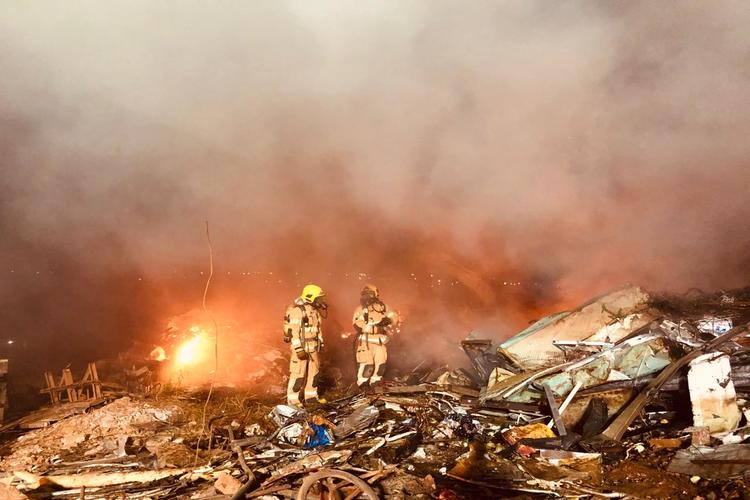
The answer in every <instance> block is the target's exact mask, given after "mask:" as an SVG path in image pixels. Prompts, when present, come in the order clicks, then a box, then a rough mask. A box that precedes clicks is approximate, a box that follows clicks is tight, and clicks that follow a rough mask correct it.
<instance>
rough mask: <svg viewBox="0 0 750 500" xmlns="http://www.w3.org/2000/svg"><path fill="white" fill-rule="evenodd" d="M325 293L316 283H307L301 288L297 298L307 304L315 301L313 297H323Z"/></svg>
mask: <svg viewBox="0 0 750 500" xmlns="http://www.w3.org/2000/svg"><path fill="white" fill-rule="evenodd" d="M325 295H326V293H325V292H324V291H323V289H322V288H320V287H319V286H318V285H313V284H309V285H305V288H303V289H302V294H301V295H300V296H299V298H301V299H302V300H304V301H305V302H307V303H308V304H312V303H313V302H315V299H317V298H320V297H325Z"/></svg>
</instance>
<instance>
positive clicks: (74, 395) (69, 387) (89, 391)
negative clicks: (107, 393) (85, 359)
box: [39, 363, 102, 405]
mask: <svg viewBox="0 0 750 500" xmlns="http://www.w3.org/2000/svg"><path fill="white" fill-rule="evenodd" d="M44 381H45V383H46V384H47V388H46V389H42V390H41V391H39V392H41V393H42V394H45V393H46V394H48V395H49V397H50V400H51V402H52V404H53V405H57V404H60V403H64V402H69V403H74V402H76V401H86V400H90V399H101V397H102V383H101V382H100V381H99V373H98V372H97V371H96V364H95V363H89V364H88V365H87V366H86V371H85V372H84V374H83V377H81V380H79V381H78V382H76V381H74V380H73V373H72V372H71V371H70V368H63V370H62V375H61V376H60V379H59V380H57V379H56V378H55V376H54V375H53V374H52V372H44Z"/></svg>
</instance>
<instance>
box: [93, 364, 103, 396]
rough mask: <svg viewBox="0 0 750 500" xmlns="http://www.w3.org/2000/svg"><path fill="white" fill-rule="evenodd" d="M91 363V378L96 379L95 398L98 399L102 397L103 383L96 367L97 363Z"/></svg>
mask: <svg viewBox="0 0 750 500" xmlns="http://www.w3.org/2000/svg"><path fill="white" fill-rule="evenodd" d="M90 365H91V378H92V380H93V381H94V386H93V387H94V398H96V399H98V398H100V397H102V384H101V382H99V372H98V371H97V369H96V363H90Z"/></svg>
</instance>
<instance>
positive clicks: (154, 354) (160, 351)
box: [149, 346, 167, 361]
mask: <svg viewBox="0 0 750 500" xmlns="http://www.w3.org/2000/svg"><path fill="white" fill-rule="evenodd" d="M149 356H150V358H151V359H153V360H154V361H164V360H165V359H167V351H165V350H164V348H163V347H161V346H159V347H155V348H154V350H153V351H151V354H150V355H149Z"/></svg>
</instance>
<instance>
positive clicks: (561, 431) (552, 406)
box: [544, 384, 568, 437]
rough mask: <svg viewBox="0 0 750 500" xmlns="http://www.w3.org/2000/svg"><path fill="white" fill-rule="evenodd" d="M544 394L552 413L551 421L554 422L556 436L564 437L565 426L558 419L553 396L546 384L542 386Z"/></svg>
mask: <svg viewBox="0 0 750 500" xmlns="http://www.w3.org/2000/svg"><path fill="white" fill-rule="evenodd" d="M544 394H545V396H547V404H549V411H550V413H552V420H554V421H555V427H557V435H558V436H560V437H562V436H565V435H566V434H567V433H568V431H566V430H565V424H564V423H563V421H562V418H560V412H559V411H558V409H557V402H556V401H555V395H554V394H553V392H552V389H550V388H549V385H548V384H544Z"/></svg>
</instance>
